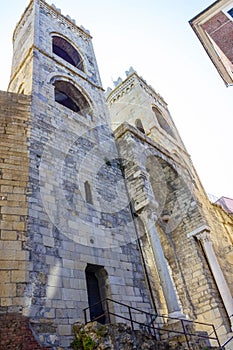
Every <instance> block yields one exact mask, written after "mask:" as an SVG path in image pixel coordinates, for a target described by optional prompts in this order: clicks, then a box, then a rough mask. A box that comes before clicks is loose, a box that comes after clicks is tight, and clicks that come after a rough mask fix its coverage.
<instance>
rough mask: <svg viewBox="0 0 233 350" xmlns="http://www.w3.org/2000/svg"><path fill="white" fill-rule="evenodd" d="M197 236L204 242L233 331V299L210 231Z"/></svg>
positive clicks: (203, 245) (204, 248)
mask: <svg viewBox="0 0 233 350" xmlns="http://www.w3.org/2000/svg"><path fill="white" fill-rule="evenodd" d="M196 237H197V239H198V240H199V241H200V242H201V244H202V247H203V250H204V252H205V255H206V258H207V260H208V263H209V266H210V269H211V271H212V274H213V276H214V279H215V282H216V284H217V287H218V290H219V293H220V295H221V297H222V301H223V304H224V306H225V309H226V311H227V314H228V316H229V319H230V323H231V330H232V331H233V299H232V296H231V292H230V290H229V287H228V285H227V282H226V279H225V277H224V275H223V272H222V269H221V267H220V265H219V262H218V260H217V257H216V255H215V252H214V249H213V245H212V242H211V239H210V232H209V231H207V230H205V231H203V232H201V233H198V234H196Z"/></svg>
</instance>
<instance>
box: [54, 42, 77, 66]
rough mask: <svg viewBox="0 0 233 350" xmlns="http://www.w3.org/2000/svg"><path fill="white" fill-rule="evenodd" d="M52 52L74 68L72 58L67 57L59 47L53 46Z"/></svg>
mask: <svg viewBox="0 0 233 350" xmlns="http://www.w3.org/2000/svg"><path fill="white" fill-rule="evenodd" d="M53 52H54V53H55V54H56V55H58V56H59V57H61V58H63V59H64V60H65V61H67V62H69V63H70V64H72V65H73V66H75V62H74V61H73V60H72V58H71V57H70V56H69V55H68V53H67V52H66V51H65V50H63V49H62V48H61V47H59V46H57V45H55V44H54V45H53Z"/></svg>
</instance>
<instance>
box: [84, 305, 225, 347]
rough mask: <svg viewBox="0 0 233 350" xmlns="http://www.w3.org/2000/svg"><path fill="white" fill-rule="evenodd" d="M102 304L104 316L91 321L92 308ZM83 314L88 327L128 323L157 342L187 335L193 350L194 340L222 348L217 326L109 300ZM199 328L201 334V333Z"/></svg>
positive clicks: (187, 342)
mask: <svg viewBox="0 0 233 350" xmlns="http://www.w3.org/2000/svg"><path fill="white" fill-rule="evenodd" d="M100 303H101V305H102V309H103V310H104V311H103V313H102V314H99V315H95V316H94V317H92V318H90V314H91V312H90V311H91V309H92V308H93V307H95V306H96V305H98V304H100ZM117 307H120V308H121V311H120V313H119V312H118V313H116V312H115V311H114V310H115V309H116V308H117ZM83 312H84V320H85V324H87V323H89V322H93V321H97V322H100V323H103V322H102V320H104V323H105V324H107V323H116V322H118V320H124V321H126V323H128V324H130V326H131V329H132V330H133V331H134V330H135V329H141V330H143V331H147V332H148V333H150V334H151V335H152V336H153V337H154V339H155V341H157V340H162V339H163V337H164V336H165V337H167V338H169V336H184V339H185V342H186V344H187V346H188V349H189V350H191V349H192V342H193V341H194V339H195V343H196V341H197V340H198V341H205V342H206V343H208V345H209V346H210V342H211V343H212V344H214V345H215V346H218V347H219V348H221V345H220V342H219V339H218V336H217V333H216V330H215V327H214V325H212V324H208V323H202V322H196V321H195V322H194V321H190V320H186V319H182V318H174V317H168V316H165V315H156V314H152V313H149V312H145V311H142V310H140V309H137V308H135V307H132V306H129V305H126V304H123V303H121V302H119V301H116V300H112V299H109V298H106V299H104V300H102V301H100V302H99V303H96V304H94V305H91V306H90V307H87V308H85V309H83ZM142 318H143V319H144V320H143V321H142ZM174 322H176V323H178V325H177V324H176V327H175V329H173V328H172V324H174ZM179 325H180V327H179ZM198 327H199V329H200V331H198Z"/></svg>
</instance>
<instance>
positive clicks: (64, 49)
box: [53, 36, 84, 72]
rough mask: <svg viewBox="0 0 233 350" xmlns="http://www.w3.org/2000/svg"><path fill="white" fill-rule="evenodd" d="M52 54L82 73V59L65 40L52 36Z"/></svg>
mask: <svg viewBox="0 0 233 350" xmlns="http://www.w3.org/2000/svg"><path fill="white" fill-rule="evenodd" d="M53 53H55V54H56V55H57V56H59V57H61V58H62V59H63V60H65V61H66V62H68V63H70V64H72V65H73V66H74V67H77V68H78V69H80V70H81V71H83V72H84V66H83V60H82V57H81V56H80V54H79V53H78V51H77V50H76V49H75V48H74V47H73V46H72V45H71V44H70V43H69V42H68V41H67V40H65V39H63V38H61V37H60V36H53Z"/></svg>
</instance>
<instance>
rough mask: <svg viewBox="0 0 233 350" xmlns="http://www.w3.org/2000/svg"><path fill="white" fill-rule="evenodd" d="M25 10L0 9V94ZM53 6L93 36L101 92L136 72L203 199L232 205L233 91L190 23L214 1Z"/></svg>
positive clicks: (63, 2)
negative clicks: (164, 114)
mask: <svg viewBox="0 0 233 350" xmlns="http://www.w3.org/2000/svg"><path fill="white" fill-rule="evenodd" d="M28 2H29V1H27V0H13V1H8V2H3V4H1V13H0V19H1V22H0V23H1V24H0V48H1V52H2V54H1V57H0V89H1V90H6V89H7V83H8V80H9V74H10V66H11V58H12V44H11V37H12V32H13V29H14V27H15V24H16V23H17V21H18V20H19V18H20V15H21V14H22V12H23V11H24V9H25V7H26V6H27V4H28ZM52 2H54V3H55V5H56V6H57V7H58V8H61V10H62V13H63V14H64V15H66V14H69V15H70V16H71V17H72V18H74V19H76V23H77V24H78V25H83V26H84V27H85V28H87V29H89V30H90V31H91V34H92V36H93V44H94V49H95V54H96V58H97V62H98V65H99V70H100V74H101V78H102V82H103V86H104V88H107V87H108V86H112V81H113V80H117V78H118V77H119V76H121V77H122V78H124V77H125V73H124V72H125V70H128V68H129V67H130V66H133V67H134V69H135V70H136V71H137V72H138V74H139V75H141V76H143V78H144V79H145V80H146V81H147V82H148V83H149V84H150V85H152V86H153V87H154V89H155V90H156V91H157V92H159V93H160V94H161V95H162V96H163V97H164V99H165V100H166V102H167V103H168V107H169V110H170V112H171V115H172V117H173V120H174V122H175V123H176V126H177V128H178V130H179V132H180V134H181V137H182V138H183V141H184V143H185V145H186V148H187V150H188V152H189V153H190V154H191V158H192V160H193V163H194V166H195V168H196V170H197V172H198V174H199V176H200V179H201V181H202V183H203V185H204V188H205V190H206V192H208V193H212V194H215V195H216V196H218V197H220V196H222V195H224V196H227V197H231V198H233V185H232V179H233V164H232V126H233V118H232V117H233V116H232V108H231V107H232V98H233V87H229V88H226V87H225V85H224V83H223V81H222V80H221V78H220V76H219V75H218V73H217V71H216V70H215V68H214V66H213V64H212V63H211V61H210V59H209V57H208V56H207V54H206V53H205V51H204V49H203V48H202V46H201V44H200V43H199V41H198V39H197V37H196V36H195V34H194V33H193V31H192V29H191V27H190V25H189V23H188V21H189V20H190V19H191V18H192V17H194V16H195V15H196V14H198V13H199V12H200V11H202V10H203V9H205V8H206V7H207V6H209V5H210V4H211V3H212V2H213V1H210V0H208V1H207V0H188V1H187V0H175V1H174V0H173V1H172V0H168V1H166V2H163V1H160V0H144V1H141V0H127V1H123V0H118V1H111V0H108V1H106V0H99V1H96V0H87V1H79V0H54V1H48V3H50V4H51V3H52Z"/></svg>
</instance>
